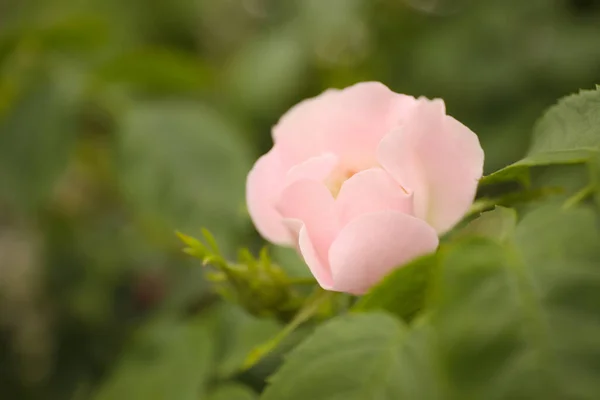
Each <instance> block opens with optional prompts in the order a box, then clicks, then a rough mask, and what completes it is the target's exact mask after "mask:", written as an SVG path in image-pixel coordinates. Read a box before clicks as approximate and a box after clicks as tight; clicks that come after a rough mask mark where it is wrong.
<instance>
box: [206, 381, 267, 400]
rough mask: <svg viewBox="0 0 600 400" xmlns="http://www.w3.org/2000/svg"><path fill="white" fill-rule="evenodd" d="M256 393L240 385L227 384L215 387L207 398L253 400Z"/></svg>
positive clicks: (255, 397) (212, 399)
mask: <svg viewBox="0 0 600 400" xmlns="http://www.w3.org/2000/svg"><path fill="white" fill-rule="evenodd" d="M255 399H258V396H257V394H256V393H254V392H253V391H252V390H250V389H248V388H247V387H246V386H243V385H240V384H234V383H231V384H227V385H222V386H219V387H217V388H216V389H215V390H214V391H213V392H211V393H210V395H209V396H208V400H255Z"/></svg>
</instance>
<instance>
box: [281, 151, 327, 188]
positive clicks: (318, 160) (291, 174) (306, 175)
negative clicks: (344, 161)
mask: <svg viewBox="0 0 600 400" xmlns="http://www.w3.org/2000/svg"><path fill="white" fill-rule="evenodd" d="M337 163H338V157H337V156H336V155H335V154H332V153H325V154H323V155H321V156H318V157H311V158H309V159H308V160H306V161H304V162H303V163H301V164H298V165H295V166H293V167H292V168H291V169H290V170H289V171H288V173H287V174H286V176H285V186H287V185H290V184H291V183H293V182H294V181H297V180H300V179H310V180H314V181H320V182H322V181H324V180H325V179H326V178H327V176H329V174H330V173H331V171H332V170H333V169H334V168H335V166H336V164H337Z"/></svg>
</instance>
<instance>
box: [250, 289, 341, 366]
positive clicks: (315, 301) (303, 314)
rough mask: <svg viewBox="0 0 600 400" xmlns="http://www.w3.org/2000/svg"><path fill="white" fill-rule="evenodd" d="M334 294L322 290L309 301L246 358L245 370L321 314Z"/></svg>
mask: <svg viewBox="0 0 600 400" xmlns="http://www.w3.org/2000/svg"><path fill="white" fill-rule="evenodd" d="M331 298H332V292H328V291H324V290H321V289H320V288H319V289H317V291H316V292H315V293H314V294H313V295H312V296H311V297H309V298H308V299H306V301H305V303H304V305H303V307H302V308H301V309H300V310H299V311H298V313H297V314H296V315H295V316H294V318H293V319H292V320H291V321H290V322H289V323H288V324H287V325H286V326H285V327H284V328H283V329H282V330H281V331H280V332H279V333H278V334H277V335H275V336H274V337H272V338H271V339H270V340H268V341H267V342H265V343H263V344H261V345H260V346H257V347H255V348H254V349H252V351H251V352H250V353H249V354H248V356H247V357H246V360H245V361H244V365H243V368H244V369H248V368H251V367H253V366H254V365H256V364H257V363H258V362H259V361H261V360H262V359H264V358H265V357H266V356H267V355H268V354H269V353H271V352H272V351H273V350H275V348H276V347H277V346H279V345H280V344H281V343H282V342H283V341H284V340H285V339H286V338H287V337H288V336H289V335H291V334H292V333H293V332H294V331H295V330H296V329H298V328H299V327H300V325H302V324H303V323H305V322H307V321H308V320H310V319H311V318H313V317H314V316H315V315H317V314H318V313H319V311H320V310H321V307H322V306H323V305H325V304H326V302H327V301H329V300H331Z"/></svg>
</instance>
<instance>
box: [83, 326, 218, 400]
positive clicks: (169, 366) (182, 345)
mask: <svg viewBox="0 0 600 400" xmlns="http://www.w3.org/2000/svg"><path fill="white" fill-rule="evenodd" d="M213 333H214V332H213V325H212V321H211V320H210V319H206V318H204V317H200V318H196V319H193V320H190V321H188V322H177V321H172V320H165V321H156V322H154V323H150V324H148V325H147V326H144V327H143V329H142V330H141V331H140V332H138V335H136V336H135V340H134V342H133V343H132V344H131V345H130V347H129V348H128V349H127V351H126V353H125V354H124V355H123V357H122V359H121V360H120V362H119V364H118V365H117V367H116V369H115V370H114V371H112V373H111V374H110V376H109V378H108V380H107V381H106V382H105V383H104V384H103V385H102V386H101V387H100V389H99V390H98V392H97V393H96V395H95V396H94V397H93V398H94V399H95V400H123V399H128V400H171V399H178V400H196V399H198V398H202V397H201V396H202V394H203V393H205V387H204V386H205V383H206V382H207V381H208V380H209V379H210V376H211V372H212V369H211V365H212V359H213V357H214V346H213V344H212V341H213V340H214V337H213Z"/></svg>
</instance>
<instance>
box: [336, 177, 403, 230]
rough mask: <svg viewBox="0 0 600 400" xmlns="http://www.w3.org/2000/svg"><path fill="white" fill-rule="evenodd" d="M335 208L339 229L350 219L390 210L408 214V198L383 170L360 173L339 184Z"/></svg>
mask: <svg viewBox="0 0 600 400" xmlns="http://www.w3.org/2000/svg"><path fill="white" fill-rule="evenodd" d="M335 207H336V210H337V213H338V216H339V219H340V224H341V225H342V226H343V225H345V224H347V223H348V222H350V221H351V220H352V219H354V218H356V217H358V216H360V215H363V214H368V213H372V212H376V211H386V210H390V211H391V210H394V211H400V212H402V213H405V214H412V195H411V194H408V193H406V191H404V189H403V188H402V187H401V186H400V185H399V184H398V182H396V181H395V180H394V179H393V178H392V177H391V176H390V175H389V174H388V173H387V172H386V171H384V170H382V169H380V168H373V169H367V170H364V171H361V172H359V173H357V174H355V175H354V176H352V177H351V178H350V179H348V180H347V181H346V182H344V184H343V185H342V188H341V189H340V192H339V194H338V196H337V199H336V202H335Z"/></svg>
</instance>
